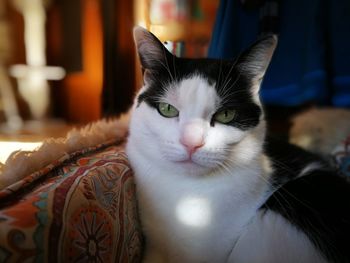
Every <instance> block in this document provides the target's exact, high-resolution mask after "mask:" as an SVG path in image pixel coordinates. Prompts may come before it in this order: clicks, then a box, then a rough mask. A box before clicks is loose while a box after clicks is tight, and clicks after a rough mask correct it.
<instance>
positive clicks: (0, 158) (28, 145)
mask: <svg viewBox="0 0 350 263" xmlns="http://www.w3.org/2000/svg"><path fill="white" fill-rule="evenodd" d="M41 144H42V142H0V162H2V163H5V162H6V160H7V158H8V157H9V156H10V154H11V153H13V152H14V151H18V150H22V151H32V150H34V149H36V148H38V147H39V146H40V145H41Z"/></svg>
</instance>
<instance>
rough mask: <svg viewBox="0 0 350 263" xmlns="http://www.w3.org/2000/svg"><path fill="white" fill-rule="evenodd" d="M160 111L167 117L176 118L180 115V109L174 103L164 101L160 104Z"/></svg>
mask: <svg viewBox="0 0 350 263" xmlns="http://www.w3.org/2000/svg"><path fill="white" fill-rule="evenodd" d="M158 111H159V113H160V115H162V116H164V117H166V118H174V117H177V116H179V111H178V110H177V109H176V108H175V107H174V106H172V105H170V104H168V103H164V102H160V103H159V104H158Z"/></svg>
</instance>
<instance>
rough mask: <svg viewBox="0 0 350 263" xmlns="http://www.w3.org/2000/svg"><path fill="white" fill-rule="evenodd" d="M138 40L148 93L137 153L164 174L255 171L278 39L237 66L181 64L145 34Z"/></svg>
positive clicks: (259, 45) (136, 117) (135, 127)
mask: <svg viewBox="0 0 350 263" xmlns="http://www.w3.org/2000/svg"><path fill="white" fill-rule="evenodd" d="M134 38H135V43H136V47H137V51H138V54H139V58H140V62H141V65H142V68H143V80H144V85H143V87H142V89H141V90H140V91H139V93H138V95H137V97H136V99H135V104H134V110H133V115H132V120H131V126H130V137H129V144H133V146H131V147H132V148H133V150H134V151H139V153H140V154H141V155H143V156H144V157H145V158H146V159H148V160H149V162H150V163H152V162H154V163H156V164H158V165H159V167H163V168H166V169H177V170H178V171H181V172H188V173H191V174H197V175H202V174H207V173H210V172H211V171H213V170H216V169H227V168H231V167H232V166H238V167H241V166H244V165H249V163H250V162H251V161H252V160H254V159H255V158H256V156H257V155H258V154H259V153H260V152H261V149H262V144H263V141H264V137H265V121H264V117H263V109H262V106H261V103H260V99H259V88H260V84H261V81H262V78H263V76H264V74H265V71H266V69H267V67H268V64H269V62H270V59H271V57H272V54H273V51H274V49H275V46H276V43H277V39H276V37H275V36H272V35H271V36H267V37H264V38H262V39H260V40H259V41H257V42H256V43H255V44H253V45H252V46H251V47H250V48H249V49H248V50H246V51H245V52H243V53H242V54H241V55H240V56H239V57H238V58H236V59H235V60H232V61H223V60H216V59H185V58H177V57H175V56H174V55H172V54H171V53H170V52H169V51H167V49H166V48H165V47H164V45H163V44H162V43H161V42H160V41H159V40H158V39H157V38H156V37H155V36H154V35H153V34H151V33H150V32H148V31H147V30H145V29H143V28H141V27H137V28H135V29H134ZM130 141H131V142H130Z"/></svg>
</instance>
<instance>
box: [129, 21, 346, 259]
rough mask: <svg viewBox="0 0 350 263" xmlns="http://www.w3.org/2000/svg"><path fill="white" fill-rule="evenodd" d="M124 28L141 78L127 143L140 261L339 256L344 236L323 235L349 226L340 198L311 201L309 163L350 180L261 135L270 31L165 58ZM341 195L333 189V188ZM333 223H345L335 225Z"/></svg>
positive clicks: (153, 43)
mask: <svg viewBox="0 0 350 263" xmlns="http://www.w3.org/2000/svg"><path fill="white" fill-rule="evenodd" d="M135 39H136V44H137V46H138V51H139V55H140V59H141V63H142V65H143V67H144V69H145V72H144V80H145V85H144V87H143V88H142V89H141V91H140V92H139V95H138V97H137V98H136V101H135V105H134V109H133V114H132V118H131V123H130V135H129V139H128V144H127V153H128V156H129V159H130V161H131V164H132V167H133V169H134V171H135V178H136V183H137V191H138V200H139V209H140V216H141V222H142V226H143V230H144V234H145V236H146V251H145V257H144V261H145V262H152V263H158V262H176V263H179V262H183V263H186V262H210V263H216V262H218V263H220V262H235V263H240V262H249V263H254V262H270V263H273V262H328V261H327V260H331V259H334V258H335V257H336V258H335V259H336V260H338V261H334V262H348V261H349V252H347V254H346V252H345V251H346V249H345V251H343V250H344V248H346V246H343V247H342V246H341V244H342V243H341V242H340V241H339V240H332V241H329V240H327V239H326V238H328V236H329V235H332V234H333V236H332V238H336V239H337V238H345V237H346V234H350V232H349V224H350V223H349V221H346V220H349V217H348V216H347V217H346V215H347V213H346V211H347V210H344V211H345V212H344V213H338V214H336V216H337V218H336V219H333V217H331V216H330V215H328V214H324V215H323V214H322V213H325V212H326V211H327V206H329V208H332V207H334V206H332V205H333V204H332V203H326V204H324V205H325V206H326V207H325V209H324V211H321V210H322V209H321V210H320V209H319V210H317V211H314V210H313V209H314V208H313V207H310V206H314V207H316V209H318V208H319V207H317V206H320V207H323V205H320V204H322V203H321V202H324V200H326V199H325V197H324V196H323V194H325V193H324V190H325V189H323V188H322V187H320V191H319V192H317V191H315V194H310V193H312V186H311V187H310V193H308V192H307V191H305V188H306V186H307V185H308V184H309V183H310V182H312V183H315V184H316V185H317V184H318V181H317V180H318V179H317V178H318V177H316V176H315V174H316V173H318V171H323V170H324V172H320V173H321V177H320V178H321V181H322V180H324V181H326V182H330V184H332V182H333V184H335V185H336V186H339V185H345V186H344V189H342V190H345V188H348V189H349V186H348V185H347V184H346V182H345V180H344V179H342V178H340V177H337V176H336V175H334V174H332V172H331V171H328V170H326V169H325V168H323V163H321V162H320V161H319V160H318V159H317V158H316V157H314V156H312V155H308V154H307V153H306V152H303V151H302V150H299V149H298V148H295V147H293V146H288V145H286V146H284V145H282V146H281V147H274V145H276V144H277V145H279V143H274V142H272V143H270V142H269V141H268V140H266V135H265V130H266V127H265V126H266V124H265V120H264V114H263V109H262V107H261V104H260V100H259V96H258V90H259V86H260V81H261V78H262V77H263V74H264V72H265V70H266V68H267V65H268V62H269V60H270V58H271V56H272V52H273V49H274V46H275V44H276V40H275V38H273V37H268V38H265V39H263V40H261V41H260V42H259V43H257V44H256V45H254V46H252V48H251V49H250V50H249V51H247V52H245V53H243V54H242V56H241V57H240V58H238V59H237V60H236V61H235V62H234V63H233V62H225V61H216V60H189V59H178V58H175V57H173V56H172V55H171V54H170V53H168V52H167V51H166V50H165V49H164V48H163V46H162V44H161V43H160V42H159V41H158V40H157V39H156V38H155V37H154V36H153V35H151V34H150V33H148V32H147V31H145V30H143V29H140V28H138V29H136V30H135ZM285 147H287V148H285ZM301 156H302V157H301ZM300 157H301V158H302V161H298V158H300ZM304 178H309V179H307V180H304ZM314 178H316V179H314ZM333 178H335V179H333ZM309 180H310V181H309ZM315 180H316V182H314V181H315ZM322 182H323V181H322ZM296 185H297V186H296ZM321 186H323V184H321ZM299 187H300V189H302V191H301V192H296V193H293V192H290V189H292V190H295V189H298V188H299ZM332 194H333V193H332ZM317 195H320V196H319V197H317ZM310 197H313V198H314V199H315V200H314V199H312V198H311V201H310V202H309V198H310ZM347 197H349V199H348V200H350V192H349V191H342V194H341V195H339V196H334V199H337V198H338V200H336V201H338V202H341V201H342V200H343V199H346V198H347ZM318 200H319V201H320V203H318ZM349 202H350V201H349ZM343 203H345V200H343ZM347 208H349V205H347V207H345V209H347ZM303 212H304V214H300V213H303ZM304 215H305V216H306V217H305V218H303V216H304ZM316 215H317V216H316ZM307 216H308V217H309V218H307ZM309 219H310V220H311V221H310V222H309V221H308V220H309ZM312 220H314V221H315V222H314V221H312ZM338 221H339V222H338ZM344 222H345V223H344ZM313 223H315V227H317V229H315V227H314V225H313ZM323 223H325V224H333V225H326V226H324V225H322V224H323ZM337 224H338V225H341V224H342V225H341V227H342V228H346V227H347V229H342V230H341V231H338V230H335V229H334V227H335V226H334V225H337ZM322 227H323V228H324V229H322ZM347 238H348V240H349V238H350V237H347ZM327 244H330V246H329V247H327ZM324 251H326V252H324Z"/></svg>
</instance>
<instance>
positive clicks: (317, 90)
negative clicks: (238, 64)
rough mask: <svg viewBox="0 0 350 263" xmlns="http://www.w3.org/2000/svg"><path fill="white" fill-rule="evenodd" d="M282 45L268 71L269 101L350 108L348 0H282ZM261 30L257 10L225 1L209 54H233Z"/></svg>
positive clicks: (264, 90) (264, 97)
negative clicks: (310, 103) (311, 103)
mask: <svg viewBox="0 0 350 263" xmlns="http://www.w3.org/2000/svg"><path fill="white" fill-rule="evenodd" d="M278 23H279V25H278V26H279V44H278V47H277V49H276V52H275V54H274V57H273V59H272V62H271V64H270V67H269V69H268V72H267V74H266V76H265V79H264V82H263V85H262V90H261V97H262V100H263V101H264V102H265V104H270V105H283V106H297V105H302V104H304V103H307V102H315V103H318V104H320V105H335V106H339V107H350V0H336V1H334V0H307V1H305V0H280V6H279V21H278ZM258 35H259V10H258V9H256V10H248V11H247V10H246V9H244V8H243V6H242V4H241V2H240V1H239V0H221V2H220V7H219V10H218V14H217V18H216V23H215V26H214V32H213V37H212V41H211V44H210V48H209V53H208V56H209V57H213V58H224V59H230V58H234V57H236V56H237V55H238V54H239V53H240V52H241V51H243V50H244V49H245V48H247V47H248V46H249V45H250V44H252V43H253V42H254V41H255V40H256V39H257V37H258Z"/></svg>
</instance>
